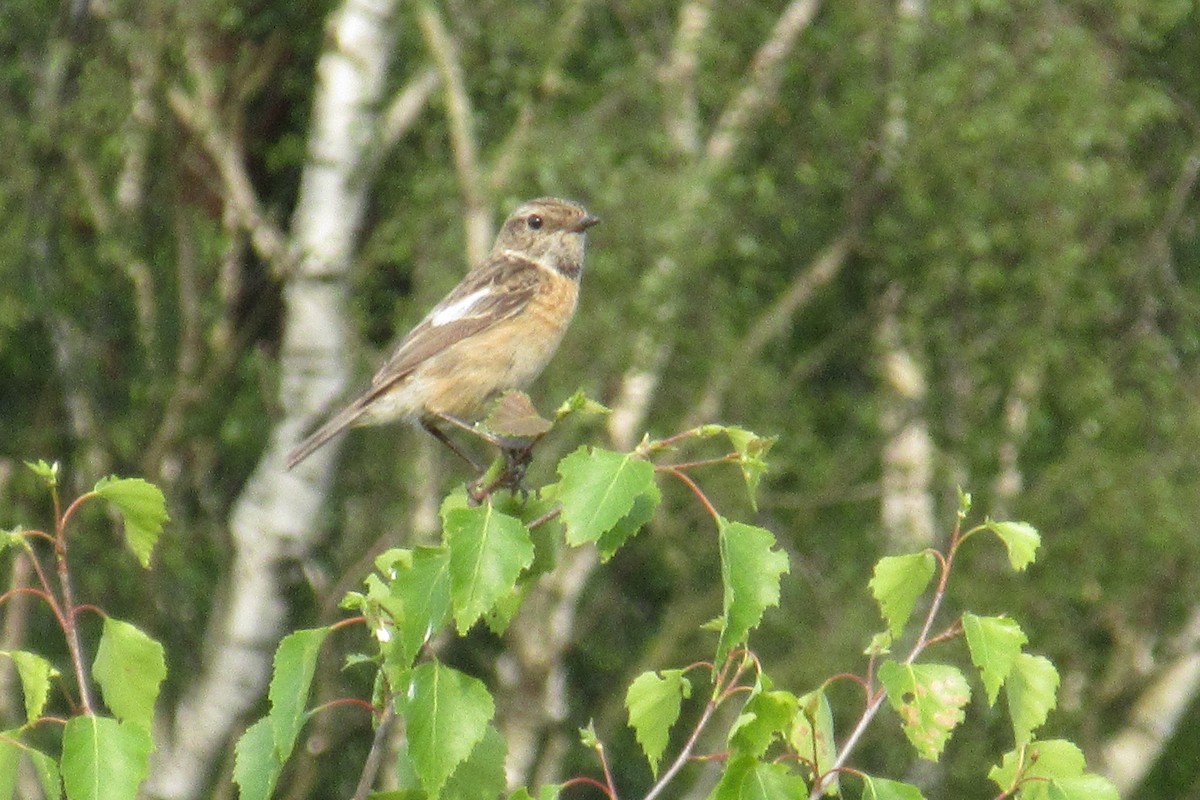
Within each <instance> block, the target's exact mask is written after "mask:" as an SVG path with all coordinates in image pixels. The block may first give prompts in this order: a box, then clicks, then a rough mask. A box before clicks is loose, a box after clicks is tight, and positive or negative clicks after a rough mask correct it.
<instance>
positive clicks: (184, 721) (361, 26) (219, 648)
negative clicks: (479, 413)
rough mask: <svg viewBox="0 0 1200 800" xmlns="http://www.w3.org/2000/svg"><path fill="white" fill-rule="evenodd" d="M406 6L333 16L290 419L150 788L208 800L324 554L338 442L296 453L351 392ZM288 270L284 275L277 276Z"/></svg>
mask: <svg viewBox="0 0 1200 800" xmlns="http://www.w3.org/2000/svg"><path fill="white" fill-rule="evenodd" d="M394 10H395V2H394V0H346V2H344V3H343V4H342V6H341V7H340V8H338V9H337V10H336V11H335V12H334V13H333V14H332V16H331V17H330V19H329V22H328V35H327V37H326V40H327V43H328V44H327V46H326V49H325V51H324V53H323V54H322V56H321V59H320V61H319V64H318V66H317V86H316V91H315V98H314V101H313V104H314V107H313V114H312V128H311V134H310V138H309V145H308V150H309V152H308V163H307V165H306V167H305V170H304V173H303V177H302V179H301V186H300V194H299V199H298V202H297V206H296V210H295V212H294V216H293V219H292V226H291V229H292V236H291V237H290V240H289V242H288V245H289V246H288V248H287V254H286V256H283V258H285V260H286V261H287V262H288V263H287V264H286V265H285V266H286V267H287V269H288V274H289V278H288V284H287V287H286V289H285V293H284V302H285V308H286V315H285V320H284V331H283V348H282V355H281V361H280V376H281V377H280V403H281V406H282V408H283V409H284V416H283V418H282V419H280V420H279V421H278V423H277V424H276V425H275V427H274V429H273V430H272V432H271V436H270V441H269V444H268V446H267V449H266V451H265V452H264V453H263V456H262V459H261V461H260V462H259V464H258V467H257V469H256V470H255V471H254V473H253V475H252V476H251V477H250V480H249V481H248V482H247V484H246V486H245V488H244V489H243V491H242V494H241V495H240V497H239V498H238V500H237V502H236V504H235V505H234V508H233V512H232V515H231V518H230V523H229V524H230V531H231V538H232V541H233V545H234V550H235V552H234V558H233V565H232V567H231V569H230V573H229V575H228V576H227V578H226V580H225V584H224V590H223V592H222V596H221V599H220V601H219V602H218V603H217V606H216V608H217V611H216V614H215V616H214V620H213V622H212V627H211V630H210V631H209V634H208V637H207V642H208V645H207V646H208V650H207V652H206V653H205V660H204V669H203V672H202V673H201V675H200V678H199V680H198V681H197V683H196V684H195V685H193V686H192V687H190V688H189V690H188V691H187V692H186V694H185V695H184V697H183V699H182V701H181V702H180V704H179V706H178V708H177V709H176V712H175V715H174V719H173V721H172V723H171V725H170V731H169V734H168V735H164V736H161V737H160V739H159V741H160V742H161V744H160V747H159V750H158V757H157V762H156V764H155V768H154V770H153V771H152V775H151V778H150V782H149V784H148V790H149V792H150V793H151V794H154V795H157V796H161V797H168V798H180V800H182V799H183V798H193V797H197V796H198V795H199V793H200V792H201V790H202V789H203V787H204V785H205V783H206V782H207V779H208V777H209V775H210V773H211V772H212V770H213V765H214V764H215V763H217V761H218V760H219V759H220V758H221V756H222V753H223V752H224V749H225V747H226V746H227V743H228V742H229V740H230V738H231V737H232V736H234V735H236V734H237V733H239V732H240V727H241V724H242V722H243V715H244V714H245V713H246V711H247V710H248V709H249V708H251V707H252V706H253V705H254V704H255V703H256V702H258V700H259V699H260V698H261V697H262V695H263V692H264V690H265V688H266V684H267V680H268V679H269V675H270V669H271V659H272V655H273V653H274V650H275V646H276V644H277V643H278V642H279V640H280V638H281V637H282V636H283V634H284V632H285V624H286V618H287V604H286V601H285V599H284V596H283V589H284V586H283V584H282V581H281V568H282V567H284V566H285V565H287V564H289V563H291V562H294V561H298V560H303V559H305V558H306V557H307V555H308V553H309V551H310V549H311V548H312V547H313V545H314V544H315V543H316V541H317V538H318V534H319V531H318V530H317V529H316V526H315V521H316V520H317V519H318V514H317V512H318V510H319V508H320V505H321V503H322V502H323V501H324V498H325V496H326V494H327V490H328V486H329V483H330V480H331V476H332V469H333V465H334V460H335V458H336V454H337V446H336V444H334V445H331V446H327V447H325V448H323V449H322V450H320V451H318V452H317V453H315V454H314V455H313V456H312V457H311V458H309V459H308V460H307V461H305V462H304V463H303V464H302V465H301V466H300V467H298V468H297V469H296V470H295V471H293V472H286V471H285V470H284V458H285V455H286V454H287V452H288V451H289V450H290V449H291V448H292V447H293V446H294V445H295V444H296V443H297V442H298V441H300V439H301V438H302V435H303V433H304V431H305V430H306V429H307V428H308V427H309V425H310V424H311V422H312V420H313V419H314V417H316V416H317V415H319V414H320V413H322V411H324V410H325V408H326V406H327V405H328V404H329V403H330V402H331V401H332V400H334V399H336V398H337V397H338V396H339V395H340V394H341V393H342V390H343V387H344V385H345V383H346V380H347V373H348V369H349V367H348V363H347V359H346V353H347V352H348V351H349V350H350V346H349V345H350V335H349V330H348V327H347V325H346V323H345V320H346V285H345V281H344V276H345V274H346V271H347V269H348V267H349V264H350V261H351V257H352V255H353V252H354V245H355V240H356V237H357V234H358V232H359V228H360V224H361V221H362V216H363V210H364V208H365V206H366V199H367V189H368V181H367V175H365V174H364V173H365V172H367V170H363V169H361V168H360V167H361V166H362V165H364V164H369V163H371V159H370V157H369V151H370V149H371V147H372V145H373V143H374V141H375V133H376V123H377V120H376V109H377V108H378V107H379V106H380V100H381V97H382V93H383V89H384V78H385V76H386V74H387V70H388V66H389V63H390V59H391V51H392V42H393V30H392V17H393V12H394ZM276 266H279V265H278V264H277V265H276Z"/></svg>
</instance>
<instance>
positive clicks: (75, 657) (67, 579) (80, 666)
mask: <svg viewBox="0 0 1200 800" xmlns="http://www.w3.org/2000/svg"><path fill="white" fill-rule="evenodd" d="M50 493H51V495H52V496H53V498H54V513H55V517H56V520H55V527H54V561H55V564H56V566H57V567H58V588H59V591H61V592H62V604H61V607H60V612H59V613H58V615H57V616H58V622H59V625H61V626H62V629H63V635H64V636H65V637H66V640H67V650H68V651H70V653H71V664H72V666H74V668H75V682H76V684H78V686H79V702H80V704H81V705H82V706H83V712H84V713H85V714H88V715H91V714H95V713H96V712H95V703H94V701H93V700H92V689H91V686H90V685H89V682H88V672H87V664H85V663H84V660H83V645H82V644H81V643H80V641H79V626H78V625H77V624H76V623H75V614H76V612H77V611H78V609H77V608H76V607H75V597H74V594H73V593H72V591H71V572H70V568H69V567H68V565H67V522H68V520H69V519H70V517H71V516H72V515H73V514H74V512H75V510H76V509H78V508H79V506H80V504H81V503H82V502H83V501H84V500H85V499H87V498H90V497H92V496H93V495H92V494H84V495H81V496H80V497H79V498H78V499H76V500H75V502H73V503H71V505H70V506H69V507H68V508H67V511H66V513H65V514H62V515H61V516H60V515H59V509H60V508H61V505H60V504H59V500H58V490H57V489H55V488H53V487H51V490H50ZM47 586H48V584H47Z"/></svg>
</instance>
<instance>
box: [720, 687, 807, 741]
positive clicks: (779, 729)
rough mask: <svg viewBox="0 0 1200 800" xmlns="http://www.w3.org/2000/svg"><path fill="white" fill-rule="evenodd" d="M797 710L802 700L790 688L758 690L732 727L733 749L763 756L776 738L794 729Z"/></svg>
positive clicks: (730, 735)
mask: <svg viewBox="0 0 1200 800" xmlns="http://www.w3.org/2000/svg"><path fill="white" fill-rule="evenodd" d="M798 711H799V700H797V698H796V695H794V694H792V693H791V692H785V691H780V690H773V689H762V690H756V691H754V692H753V693H752V694H751V695H750V699H749V700H747V701H746V704H745V705H744V706H742V712H741V714H739V715H738V718H737V719H736V720H735V721H734V723H733V726H732V727H731V728H730V729H729V737H728V739H729V744H730V746H731V747H732V748H733V749H734V750H737V751H739V752H742V753H747V754H749V755H752V756H754V757H756V758H761V757H762V756H763V754H764V753H766V752H767V748H768V747H770V746H771V744H772V743H773V742H774V741H775V740H776V739H784V738H786V737H787V736H788V734H790V733H791V732H792V728H793V723H794V722H795V719H796V715H797V713H798Z"/></svg>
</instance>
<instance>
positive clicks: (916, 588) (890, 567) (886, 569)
mask: <svg viewBox="0 0 1200 800" xmlns="http://www.w3.org/2000/svg"><path fill="white" fill-rule="evenodd" d="M933 568H934V559H933V555H931V554H930V553H910V554H908V555H903V556H884V557H883V558H881V559H879V563H878V564H876V565H875V574H874V576H873V577H872V578H871V582H870V584H869V585H870V587H871V594H873V595H874V596H875V602H877V603H879V610H880V611H881V612H882V613H883V619H884V621H885V622H887V626H888V632H889V633H891V635H892V637H893V638H895V637H898V636H899V635H900V634H901V633H902V632H903V631H904V626H905V625H906V624H907V623H908V618H909V617H910V616H912V612H913V608H915V607H916V605H917V598H919V597H920V596H921V595H922V594H924V593H925V589H926V588H927V587H928V586H929V580H930V579H931V578H932V577H933Z"/></svg>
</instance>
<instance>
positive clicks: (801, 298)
mask: <svg viewBox="0 0 1200 800" xmlns="http://www.w3.org/2000/svg"><path fill="white" fill-rule="evenodd" d="M856 239H857V232H856V231H846V232H843V233H842V234H841V235H840V236H838V238H837V239H835V240H834V241H833V242H832V243H831V244H829V246H827V247H826V248H825V249H824V250H822V251H821V252H820V253H819V254H818V255H817V257H816V258H815V259H813V261H812V262H811V263H810V264H809V265H808V266H807V267H805V268H804V269H803V270H801V271H800V272H798V273H797V274H796V277H795V278H793V279H792V283H791V285H790V286H788V288H787V289H786V290H785V291H784V292H783V294H781V295H780V296H779V297H778V298H776V300H775V302H774V303H772V304H771V307H770V308H768V309H767V310H766V311H765V312H764V313H763V314H762V316H760V317H759V318H758V319H757V320H755V322H754V325H753V326H752V327H751V328H750V330H749V331H747V333H746V335H745V336H744V337H743V338H742V340H741V341H740V342H738V343H737V345H735V346H734V348H733V352H735V353H737V354H738V358H737V359H735V360H732V361H728V362H723V363H721V364H718V365H714V368H713V371H712V374H711V375H710V376H709V378H708V381H707V388H706V389H705V390H704V394H703V396H701V398H700V402H698V403H696V405H695V406H694V407H693V409H692V411H691V413H689V414H688V416H687V422H685V423H684V426H683V427H685V428H686V427H691V426H693V425H699V424H700V423H702V422H704V421H706V420H711V419H713V418H714V417H715V416H717V414H718V412H719V411H720V409H721V406H722V404H723V403H724V401H725V395H726V393H727V392H728V391H729V388H730V387H731V386H732V385H733V382H734V381H735V380H736V379H737V378H738V376H739V375H741V369H742V368H743V367H745V366H747V365H749V364H753V363H755V361H756V359H757V358H758V356H759V354H760V353H761V352H762V350H763V348H764V347H766V346H767V344H768V343H770V342H771V341H772V340H773V339H775V338H776V337H777V336H780V335H781V334H782V333H783V332H784V331H785V330H786V329H787V327H788V325H789V324H790V323H791V321H792V319H793V317H795V315H796V312H797V311H799V310H800V309H801V308H803V307H804V306H806V305H808V303H809V302H810V301H811V300H812V298H813V297H814V295H816V293H817V291H818V290H819V289H821V288H822V287H824V286H826V285H828V284H829V282H830V281H832V280H833V279H834V277H836V276H837V274H838V273H839V272H840V271H841V269H842V267H843V266H844V265H845V264H846V260H847V259H848V258H849V255H850V252H851V249H852V247H853V244H854V242H855V241H856Z"/></svg>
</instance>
